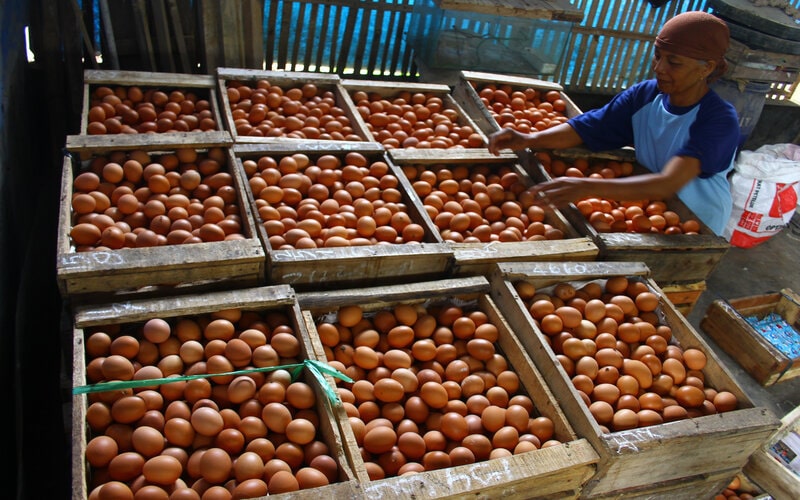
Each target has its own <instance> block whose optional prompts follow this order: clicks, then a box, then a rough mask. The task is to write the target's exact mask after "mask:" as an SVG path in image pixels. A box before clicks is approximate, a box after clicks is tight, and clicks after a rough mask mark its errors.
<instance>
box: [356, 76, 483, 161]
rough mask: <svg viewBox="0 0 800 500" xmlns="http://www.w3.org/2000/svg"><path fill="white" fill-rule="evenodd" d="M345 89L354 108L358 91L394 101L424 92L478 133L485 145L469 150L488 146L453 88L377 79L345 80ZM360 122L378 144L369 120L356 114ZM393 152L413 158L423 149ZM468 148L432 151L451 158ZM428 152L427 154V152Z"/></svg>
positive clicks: (458, 123) (471, 148)
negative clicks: (450, 155)
mask: <svg viewBox="0 0 800 500" xmlns="http://www.w3.org/2000/svg"><path fill="white" fill-rule="evenodd" d="M342 87H344V89H345V90H346V94H347V99H348V100H349V102H350V106H352V107H353V109H357V104H358V103H356V102H355V101H354V99H353V94H354V93H355V92H358V91H362V92H366V93H367V95H373V94H374V95H377V96H380V97H382V98H384V99H388V100H390V101H391V100H393V99H394V98H395V97H397V95H398V94H399V93H400V92H411V93H412V94H414V93H422V94H428V95H431V96H436V97H439V98H441V99H442V109H443V110H445V109H449V110H453V111H454V112H455V113H457V118H456V121H455V122H454V123H456V124H457V125H459V126H461V127H469V128H471V129H472V131H473V132H474V133H476V134H478V135H479V136H480V138H481V141H482V144H481V146H479V147H475V148H473V147H470V148H466V149H467V150H473V149H484V148H485V146H486V145H487V144H488V140H487V138H486V136H485V134H484V133H483V132H482V131H481V130H480V127H478V125H477V124H476V123H475V122H474V121H473V120H472V117H471V116H470V115H469V113H467V112H466V111H465V110H464V109H463V108H462V107H461V106H460V105H459V103H458V102H456V101H455V99H453V97H452V96H451V95H450V87H449V86H447V85H443V84H436V83H415V82H402V83H398V82H382V81H373V80H348V79H345V80H342ZM356 119H357V120H359V121H360V122H361V123H362V126H363V128H364V129H365V130H367V131H368V133H369V136H370V137H371V138H372V139H371V140H373V141H376V142H377V138H376V137H375V134H374V133H372V132H370V131H369V130H370V129H369V127H368V126H367V122H366V120H365V118H364V117H363V116H362V115H361V114H360V113H358V112H357V113H356ZM387 149H393V151H392V152H393V154H394V156H395V157H400V158H402V157H405V155H409V156H411V157H413V156H414V155H416V154H418V153H419V152H420V151H421V149H418V148H406V147H402V145H401V146H400V147H396V148H387ZM463 149H465V148H431V150H435V151H439V152H440V153H441V154H444V155H449V154H451V153H452V154H456V155H457V154H460V152H462V151H463ZM423 153H424V152H423Z"/></svg>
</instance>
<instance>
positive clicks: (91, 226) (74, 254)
mask: <svg viewBox="0 0 800 500" xmlns="http://www.w3.org/2000/svg"><path fill="white" fill-rule="evenodd" d="M142 136H143V137H156V135H155V134H142ZM164 136H170V137H171V138H172V139H173V140H176V139H177V138H178V137H177V136H174V135H173V134H164ZM234 165H235V159H234V157H233V153H232V151H231V149H230V140H227V141H224V142H220V143H216V144H215V143H206V144H202V145H201V144H197V143H194V142H192V141H188V142H187V143H183V144H182V143H178V142H173V143H171V144H170V145H161V144H159V141H152V142H143V143H141V144H138V145H129V146H125V147H123V146H118V145H116V144H114V143H110V144H108V145H106V146H99V145H95V146H92V147H90V148H83V147H72V148H70V150H69V152H68V154H66V155H65V156H64V162H63V170H62V180H61V182H62V184H61V207H60V214H59V234H58V244H57V259H58V260H57V279H58V285H59V288H60V291H61V294H62V296H63V297H65V298H70V299H71V300H72V301H73V302H74V303H79V302H86V301H98V300H100V301H108V300H110V297H115V296H116V297H125V296H131V295H135V294H150V295H163V294H169V293H180V292H183V291H191V290H201V289H204V288H208V289H219V288H223V287H236V286H254V285H260V284H263V280H264V276H265V274H264V273H265V269H266V254H265V252H264V248H263V246H262V243H261V241H260V239H259V235H258V230H257V228H256V225H255V221H254V219H253V215H252V213H251V212H250V204H249V203H248V201H247V199H246V198H245V190H244V186H243V185H242V182H241V180H240V177H239V176H238V175H237V173H236V170H235V168H234Z"/></svg>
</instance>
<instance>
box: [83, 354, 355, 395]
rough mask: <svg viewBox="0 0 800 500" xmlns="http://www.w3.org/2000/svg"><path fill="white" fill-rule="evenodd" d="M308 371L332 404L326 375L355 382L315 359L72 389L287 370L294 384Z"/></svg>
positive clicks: (114, 388)
mask: <svg viewBox="0 0 800 500" xmlns="http://www.w3.org/2000/svg"><path fill="white" fill-rule="evenodd" d="M304 368H305V369H308V370H309V371H310V372H311V374H312V375H314V378H316V379H317V381H318V382H319V384H320V386H321V387H322V390H323V391H325V395H326V396H327V398H328V399H329V400H330V402H331V403H333V404H336V403H338V402H339V394H338V393H337V392H336V391H335V390H334V388H333V387H331V385H330V384H329V383H328V382H327V381H326V380H325V375H330V376H331V377H334V378H338V379H340V380H344V381H345V382H353V379H351V378H350V377H348V376H347V375H345V374H344V373H342V372H340V371H339V370H337V369H335V368H333V367H332V366H330V365H329V364H327V363H323V362H321V361H317V360H315V359H306V360H304V361H303V362H302V363H295V364H291V365H280V366H265V367H262V368H250V369H247V370H236V371H232V372H223V373H200V374H197V375H181V376H178V377H165V378H153V379H143V380H119V381H113V382H99V383H97V384H90V385H82V386H78V387H73V388H72V394H73V395H78V394H89V393H94V392H106V391H118V390H122V389H135V388H139V387H148V386H154V385H164V384H171V383H172V382H180V381H183V380H195V379H199V378H213V377H224V376H229V375H246V374H248V373H255V372H271V371H275V370H286V371H288V372H290V373H291V375H292V382H294V381H295V380H297V379H298V377H299V376H300V373H301V372H302V371H303V369H304Z"/></svg>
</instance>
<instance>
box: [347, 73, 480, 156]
mask: <svg viewBox="0 0 800 500" xmlns="http://www.w3.org/2000/svg"><path fill="white" fill-rule="evenodd" d="M342 87H343V88H344V89H345V90H346V92H347V98H348V99H349V101H350V106H351V107H352V108H353V109H355V110H356V116H355V118H356V120H358V121H359V122H360V123H362V127H363V128H365V129H366V130H367V131H368V132H369V134H370V137H371V138H372V140H373V141H375V142H378V143H380V144H382V145H383V147H385V148H386V149H387V150H390V151H391V152H392V155H393V157H395V158H409V159H412V158H417V157H423V158H424V157H426V156H427V155H430V154H434V155H438V156H447V155H450V154H456V155H458V154H462V153H463V152H464V151H465V150H466V151H469V152H472V151H478V150H485V149H486V146H487V144H488V141H487V138H486V135H485V134H484V133H483V132H482V131H481V130H480V128H479V127H478V126H477V125H476V124H475V122H474V121H473V120H472V117H471V116H470V115H469V114H468V113H467V112H466V111H464V109H462V108H461V106H460V105H459V104H458V103H457V102H456V101H455V99H453V97H452V96H451V95H450V87H449V86H447V85H442V84H434V83H413V82H412V83H409V82H403V83H398V82H381V81H372V80H348V79H344V80H342Z"/></svg>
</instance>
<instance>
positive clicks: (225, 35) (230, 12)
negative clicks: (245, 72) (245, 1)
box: [219, 0, 245, 68]
mask: <svg viewBox="0 0 800 500" xmlns="http://www.w3.org/2000/svg"><path fill="white" fill-rule="evenodd" d="M219 23H220V25H221V28H220V30H221V33H220V43H221V44H222V62H221V64H222V65H225V66H233V67H237V68H241V67H243V66H244V65H245V63H244V60H245V56H244V41H243V39H242V32H243V25H242V4H241V2H240V1H239V0H220V18H219Z"/></svg>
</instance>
